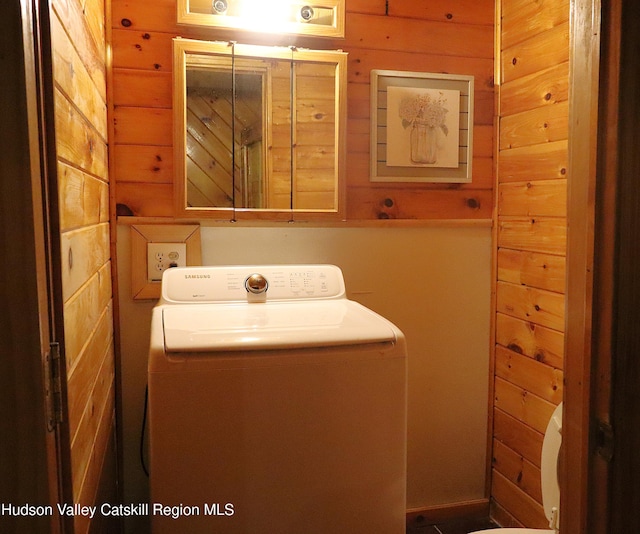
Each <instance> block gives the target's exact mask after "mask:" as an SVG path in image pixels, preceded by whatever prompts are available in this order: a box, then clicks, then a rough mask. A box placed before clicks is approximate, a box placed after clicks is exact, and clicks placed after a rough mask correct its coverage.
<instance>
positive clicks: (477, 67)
mask: <svg viewBox="0 0 640 534" xmlns="http://www.w3.org/2000/svg"><path fill="white" fill-rule="evenodd" d="M454 4H455V5H454ZM111 9H112V22H111V24H112V43H111V44H112V53H113V95H114V102H113V114H112V121H113V124H114V131H115V137H114V144H113V146H112V150H113V158H112V164H113V168H112V181H113V182H114V187H115V196H116V199H117V202H118V203H120V204H124V205H125V206H126V210H127V211H128V212H129V213H130V214H132V215H136V216H148V217H154V216H159V217H171V216H172V214H173V211H172V210H173V208H172V207H171V206H172V198H173V193H172V190H171V187H170V182H168V181H167V180H169V179H171V178H172V171H170V170H169V163H171V162H170V161H169V159H170V158H171V159H172V138H171V132H172V118H171V116H172V110H171V102H170V95H171V91H172V87H171V75H172V64H171V62H172V55H171V40H172V38H173V37H174V36H177V35H180V36H182V37H190V38H196V39H208V40H227V39H235V40H237V41H239V42H251V43H255V44H266V45H269V44H274V45H275V44H277V45H286V44H296V45H299V46H305V47H309V48H326V49H338V48H340V49H343V50H345V51H346V52H348V53H349V58H348V89H347V100H348V105H347V114H348V121H347V170H346V180H347V218H348V219H375V218H381V219H385V218H397V219H450V218H455V219H488V218H490V217H491V214H492V209H493V185H494V173H493V167H494V165H493V156H494V154H493V148H492V147H493V144H494V140H493V131H494V128H493V122H494V116H495V112H494V103H495V97H494V83H493V72H494V57H493V56H494V47H493V40H494V20H493V19H494V3H493V2H491V1H489V0H480V1H471V0H464V1H462V2H456V3H451V2H450V1H448V0H437V1H436V2H429V3H424V2H420V1H418V0H411V1H407V0H389V1H388V2H387V1H378V0H376V1H373V2H365V1H363V0H347V3H346V10H347V15H346V16H347V19H346V36H345V39H344V40H339V39H336V40H325V39H318V38H309V37H295V36H269V35H268V34H264V35H253V34H248V33H242V32H235V33H234V32H229V31H225V30H214V29H202V28H192V27H186V26H178V25H177V24H176V22H175V20H176V14H175V12H176V6H175V0H154V1H151V0H139V1H137V2H131V1H126V0H112V2H111ZM372 69H388V70H406V71H421V72H436V73H453V74H472V75H473V76H474V77H475V91H476V98H475V102H474V103H475V121H474V133H475V135H476V136H477V140H476V141H475V145H476V146H475V149H474V159H473V181H472V183H471V184H460V185H455V184H453V185H452V184H411V183H404V184H402V183H400V184H383V183H376V184H372V183H371V182H369V127H370V126H369V115H370V102H369V76H370V72H371V70H372ZM138 155H139V156H140V159H139V160H138V159H137V156H138ZM156 156H158V157H159V158H161V160H159V161H157V162H156V161H154V158H155V157H156ZM134 161H135V162H134ZM156 163H158V164H156ZM389 201H391V202H392V203H393V206H392V208H393V209H388V206H386V204H388V202H389ZM381 206H383V207H381Z"/></svg>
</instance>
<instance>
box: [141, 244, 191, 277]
mask: <svg viewBox="0 0 640 534" xmlns="http://www.w3.org/2000/svg"><path fill="white" fill-rule="evenodd" d="M186 265H187V244H186V243H147V279H148V280H149V282H159V281H161V280H162V273H163V272H164V271H166V270H167V269H170V268H171V267H185V266H186Z"/></svg>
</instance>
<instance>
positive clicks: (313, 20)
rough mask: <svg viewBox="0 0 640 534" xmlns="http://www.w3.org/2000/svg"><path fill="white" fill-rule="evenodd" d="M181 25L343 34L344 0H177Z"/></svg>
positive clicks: (324, 35)
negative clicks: (312, 0) (305, 0)
mask: <svg viewBox="0 0 640 534" xmlns="http://www.w3.org/2000/svg"><path fill="white" fill-rule="evenodd" d="M177 4H178V15H177V22H178V24H188V25H193V26H214V27H218V28H227V29H235V30H249V31H253V32H269V33H295V34H303V35H315V36H320V37H344V18H345V17H344V6H345V0H316V1H315V2H314V3H312V4H308V3H305V2H304V0H302V1H301V0H269V1H266V0H178V1H177Z"/></svg>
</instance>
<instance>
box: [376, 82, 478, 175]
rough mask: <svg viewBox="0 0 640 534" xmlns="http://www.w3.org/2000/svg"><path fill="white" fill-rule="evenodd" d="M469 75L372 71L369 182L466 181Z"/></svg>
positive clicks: (468, 166) (469, 148)
mask: <svg viewBox="0 0 640 534" xmlns="http://www.w3.org/2000/svg"><path fill="white" fill-rule="evenodd" d="M472 147H473V76H457V75H448V74H429V73H421V72H404V71H389V70H373V71H371V181H372V182H450V183H464V182H471V163H472V155H473V149H472Z"/></svg>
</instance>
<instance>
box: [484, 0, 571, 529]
mask: <svg viewBox="0 0 640 534" xmlns="http://www.w3.org/2000/svg"><path fill="white" fill-rule="evenodd" d="M500 11H501V22H500V24H501V26H500V31H499V35H500V41H501V42H500V57H499V60H498V67H499V68H500V78H501V80H500V84H499V92H498V94H499V99H498V102H499V141H498V142H499V146H498V165H497V169H498V170H497V183H498V185H497V188H498V191H497V193H498V198H497V214H498V221H497V250H496V254H497V281H496V312H497V313H496V321H495V341H496V345H495V366H494V369H495V376H494V380H495V381H494V410H493V469H492V484H491V511H492V516H493V517H494V518H495V519H496V520H497V521H498V523H500V524H501V525H503V526H526V527H534V528H548V526H547V525H548V522H547V519H546V518H545V516H544V512H543V509H542V504H541V503H542V496H541V490H540V454H541V448H542V439H543V435H544V431H545V429H546V425H547V422H548V420H549V417H550V416H551V413H552V411H553V409H554V406H555V405H557V404H558V403H559V402H560V401H561V400H562V378H563V372H562V370H563V351H564V302H565V298H564V291H565V255H566V201H567V194H566V192H567V157H568V154H567V136H568V85H569V22H568V20H569V1H568V0H542V1H540V0H502V2H501V5H500Z"/></svg>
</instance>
